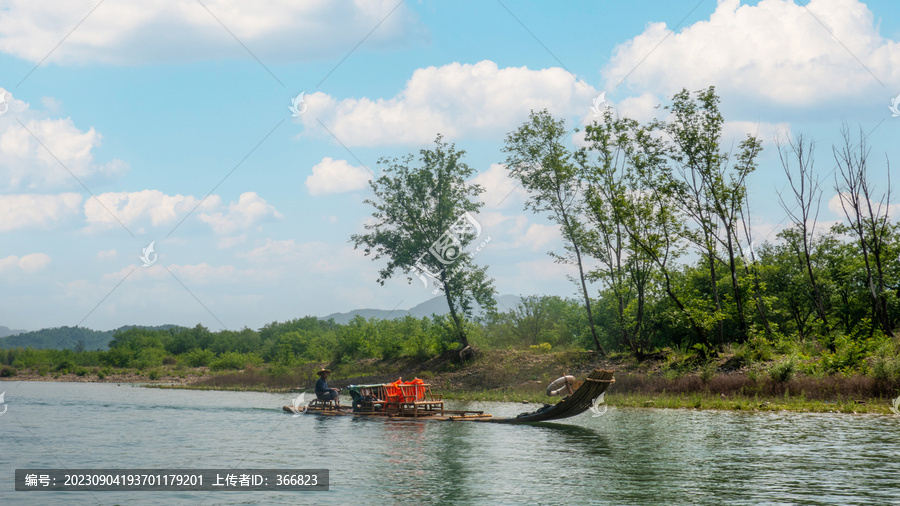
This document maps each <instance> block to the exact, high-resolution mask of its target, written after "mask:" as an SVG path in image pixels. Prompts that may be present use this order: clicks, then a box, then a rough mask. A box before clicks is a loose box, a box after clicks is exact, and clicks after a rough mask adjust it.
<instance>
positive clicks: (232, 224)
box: [200, 192, 284, 234]
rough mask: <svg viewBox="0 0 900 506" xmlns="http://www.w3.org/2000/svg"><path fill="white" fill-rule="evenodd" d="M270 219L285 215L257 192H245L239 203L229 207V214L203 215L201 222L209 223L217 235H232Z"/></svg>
mask: <svg viewBox="0 0 900 506" xmlns="http://www.w3.org/2000/svg"><path fill="white" fill-rule="evenodd" d="M270 217H271V218H283V217H284V215H283V214H281V213H279V212H278V211H277V210H276V209H275V207H274V206H272V205H270V204H269V203H267V202H266V199H264V198H262V197H260V196H259V195H257V194H256V192H245V193H242V194H241V196H240V198H239V199H238V201H237V202H232V203H231V204H230V205H229V206H228V212H227V213H222V212H217V213H202V214H201V215H200V221H203V222H204V223H207V224H208V225H209V226H210V227H212V229H213V232H215V233H217V234H230V233H232V232H234V231H237V230H245V229H247V228H250V227H251V226H253V225H255V224H257V223H259V222H261V221H263V220H264V219H266V218H270Z"/></svg>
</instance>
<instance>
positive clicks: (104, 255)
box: [97, 248, 119, 260]
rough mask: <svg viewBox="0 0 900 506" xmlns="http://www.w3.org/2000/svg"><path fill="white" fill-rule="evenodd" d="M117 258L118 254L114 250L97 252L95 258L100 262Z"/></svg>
mask: <svg viewBox="0 0 900 506" xmlns="http://www.w3.org/2000/svg"><path fill="white" fill-rule="evenodd" d="M118 257H119V253H118V252H117V251H116V250H115V248H113V249H111V250H107V251H98V252H97V258H99V259H100V260H115V259H116V258H118Z"/></svg>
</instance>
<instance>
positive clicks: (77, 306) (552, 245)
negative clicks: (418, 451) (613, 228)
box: [0, 0, 900, 329]
mask: <svg viewBox="0 0 900 506" xmlns="http://www.w3.org/2000/svg"><path fill="white" fill-rule="evenodd" d="M709 85H715V86H716V87H717V89H718V90H719V93H720V96H721V98H722V109H723V112H724V115H725V118H726V120H727V121H728V124H727V125H726V132H727V136H728V138H729V142H730V139H739V138H741V137H742V136H743V135H744V133H746V132H748V131H749V132H754V133H756V132H758V134H759V136H760V137H761V138H762V140H763V141H764V147H765V148H766V149H765V151H764V152H763V154H762V156H761V157H760V168H759V170H758V172H757V173H755V174H754V175H753V176H752V177H751V181H750V190H751V205H752V206H753V208H754V211H755V216H754V221H753V226H754V232H755V235H756V237H757V238H759V240H760V241H762V240H764V239H768V240H773V239H774V238H775V234H776V233H777V231H778V230H779V228H780V227H782V226H783V225H784V217H785V212H784V210H783V209H781V207H780V206H779V204H778V198H777V194H776V191H777V190H780V189H781V188H783V186H784V184H785V183H786V179H785V177H784V175H783V173H782V169H781V166H780V164H779V163H778V160H777V155H776V152H775V150H774V144H773V140H774V138H775V137H776V136H778V135H781V136H784V135H791V136H796V135H798V134H801V133H802V134H805V135H808V136H811V137H814V138H815V139H816V140H817V142H818V149H817V152H816V155H817V169H818V171H819V172H820V174H821V175H822V177H823V184H824V186H825V196H824V198H823V208H822V214H821V216H820V221H821V222H823V223H824V224H826V225H827V224H828V223H829V222H832V221H834V220H838V219H840V216H839V214H838V213H837V212H835V208H834V205H833V201H832V200H833V198H834V197H835V191H834V190H833V189H832V186H833V183H832V178H833V177H832V176H831V171H832V169H833V168H834V162H833V158H832V155H831V146H832V144H833V143H835V142H838V141H839V134H840V129H841V125H842V124H844V123H846V124H847V125H849V126H850V127H851V129H854V130H856V129H859V128H861V129H863V130H864V131H865V132H866V133H867V134H868V135H869V137H868V142H869V145H870V147H872V157H871V162H872V168H873V174H872V177H873V179H874V180H875V181H876V182H878V183H879V184H881V188H885V184H886V180H887V178H886V170H887V166H886V164H885V163H884V161H883V160H884V156H885V155H887V156H888V157H890V158H891V159H892V160H895V164H897V163H900V152H898V151H900V148H898V146H897V143H896V139H897V132H898V127H900V117H892V115H891V112H890V110H889V106H890V105H891V103H892V100H894V97H896V96H898V94H900V6H898V4H896V3H895V2H891V1H887V0H883V1H869V2H859V1H856V0H811V1H809V2H808V3H807V2H796V3H795V2H791V1H781V0H763V1H760V2H738V1H736V0H731V1H720V2H715V1H712V0H709V1H700V2H697V1H696V0H693V1H646V2H640V3H628V2H611V1H607V2H567V3H565V4H564V5H563V6H560V5H554V4H551V3H550V2H514V1H511V0H507V1H504V2H502V3H501V2H427V1H426V2H412V1H410V2H400V3H398V2H397V1H395V0H390V1H370V2H366V1H359V2H283V3H278V2H271V3H263V4H252V5H251V4H250V3H247V2H236V1H226V0H220V1H213V0H205V1H203V2H202V3H201V2H188V1H182V2H179V1H162V2H155V3H154V4H153V6H143V5H141V6H138V5H136V4H135V5H132V4H128V3H123V2H117V1H115V0H106V1H103V2H97V1H95V0H89V1H71V2H64V3H62V2H43V1H38V2H28V1H9V0H6V1H3V0H0V88H2V89H3V90H4V91H3V99H4V103H0V111H4V110H5V112H4V113H3V114H2V115H0V283H2V286H3V290H2V292H0V325H5V326H8V327H11V328H22V329H37V328H41V327H49V326H58V325H70V326H71V325H76V324H80V325H82V326H87V327H91V328H97V329H108V328H113V327H117V326H120V325H125V324H148V325H153V324H164V323H176V324H181V325H191V326H192V325H195V324H197V323H202V324H204V325H207V326H209V327H210V328H213V329H221V328H230V329H239V328H241V327H244V326H249V327H252V328H258V327H260V326H261V325H263V324H265V323H267V322H271V321H275V320H280V321H283V320H286V319H290V318H295V317H300V316H304V315H325V314H329V313H332V312H338V311H348V310H351V309H355V308H362V307H370V308H381V309H392V308H395V307H400V308H408V307H411V306H414V305H416V304H418V303H420V302H423V301H424V300H427V299H428V298H430V297H432V294H431V292H430V291H429V290H426V289H423V287H422V285H421V283H419V282H418V281H417V280H416V281H415V282H414V283H412V284H409V283H408V282H407V280H406V278H404V277H398V278H397V279H394V280H391V281H389V282H388V283H386V284H385V286H383V287H382V286H380V285H378V284H377V283H376V282H375V280H376V278H377V270H378V269H379V267H380V266H381V264H380V263H379V262H373V261H371V260H370V259H369V258H366V257H364V256H363V255H362V254H361V252H359V251H354V250H353V249H352V246H351V245H350V244H349V243H348V239H349V237H350V235H351V234H353V233H358V232H361V231H362V230H363V229H362V227H363V224H364V223H365V221H366V220H367V218H368V217H369V215H370V213H371V209H370V208H368V207H367V206H366V205H364V204H363V203H362V201H363V200H364V199H365V198H366V197H367V196H369V194H370V191H369V190H368V187H367V185H366V181H367V179H368V177H369V174H370V173H369V170H371V171H374V172H375V173H377V171H378V167H377V163H376V162H377V160H378V159H379V158H380V157H382V156H400V155H403V154H405V153H410V152H417V151H418V150H419V149H421V148H423V147H428V146H429V145H430V143H431V141H432V140H433V139H434V137H435V135H436V134H437V133H439V132H440V133H442V134H444V136H445V138H446V139H447V140H449V141H451V142H454V143H456V145H457V147H458V148H461V149H464V150H466V151H467V155H466V161H467V163H468V164H469V165H471V166H472V167H474V168H475V169H476V171H477V172H478V173H479V175H478V176H477V177H476V178H475V180H476V181H477V182H479V183H480V184H482V185H484V186H485V188H486V189H487V190H488V191H487V193H485V194H484V196H483V198H484V201H485V203H486V205H485V206H484V208H483V209H482V212H481V213H480V214H479V216H478V217H477V218H478V220H479V223H480V224H481V225H482V226H483V234H485V236H486V237H490V238H491V241H490V243H489V244H488V245H487V246H486V247H485V248H483V250H482V251H480V252H479V254H478V257H477V261H478V262H479V263H482V264H487V265H489V266H490V267H489V271H488V272H489V274H491V275H492V276H493V277H494V278H495V280H496V287H497V289H498V291H499V292H500V293H514V294H534V293H541V294H558V295H564V296H568V295H572V294H573V293H574V291H575V287H574V285H572V284H571V283H570V282H569V281H567V280H566V274H571V273H572V272H570V271H569V269H568V268H567V267H566V266H560V265H557V264H554V263H553V261H552V259H551V258H550V257H549V256H547V254H546V252H547V251H550V250H559V249H560V248H561V243H560V241H559V234H558V231H557V230H556V228H555V227H554V226H553V225H552V224H551V223H549V222H548V221H547V220H546V219H543V218H542V217H539V216H534V215H532V214H530V213H527V212H525V211H523V208H522V203H523V201H524V195H523V194H522V192H521V190H520V189H516V188H515V184H514V183H513V182H512V181H511V180H510V179H508V177H506V172H505V169H504V167H503V166H502V165H501V162H502V161H503V159H504V154H503V153H502V152H501V148H502V144H503V139H504V136H505V134H506V133H507V132H509V131H510V130H512V129H514V128H516V127H517V126H518V125H520V124H521V123H522V122H523V121H524V120H525V119H526V118H527V116H528V112H529V110H530V109H538V108H545V107H546V108H548V109H549V110H550V111H551V112H552V113H554V114H555V115H557V116H559V117H563V118H565V119H566V120H567V121H568V122H569V124H570V125H573V126H574V125H576V124H579V123H582V124H583V123H584V122H587V121H590V120H591V119H592V113H591V111H590V107H591V105H592V101H593V100H594V98H595V97H596V96H597V95H599V94H600V93H601V92H606V99H607V103H606V105H608V106H610V107H613V108H614V109H615V110H616V112H617V113H619V114H622V115H628V116H632V117H635V118H637V119H642V120H646V119H650V118H651V117H654V116H658V115H659V114H660V112H659V110H657V109H654V106H656V105H658V104H665V103H667V97H669V96H671V95H672V94H673V93H674V92H677V91H678V90H680V89H681V88H683V87H686V88H688V89H692V90H693V89H699V88H705V87H706V86H709ZM301 92H303V93H304V107H305V110H304V112H303V114H302V115H300V116H299V117H296V118H295V117H292V115H291V112H290V110H289V106H290V105H291V101H292V99H294V98H295V97H296V96H297V95H299V94H300V93H301ZM323 125H324V128H323ZM326 129H327V130H326ZM38 141H40V142H38ZM573 142H577V136H576V139H574V140H573ZM894 179H895V181H896V177H895V178H894ZM510 194H511V195H510ZM507 195H510V196H509V197H508V198H505V197H506V196H507ZM896 215H897V213H896V212H895V214H894V216H896ZM151 241H155V244H154V250H155V253H156V255H158V256H157V257H156V258H157V261H156V262H155V263H154V264H153V265H151V266H149V267H143V262H142V261H141V259H140V256H141V254H142V250H143V248H145V247H147V246H148V244H149V243H150V242H151ZM151 258H152V257H151ZM599 288H600V287H599V286H595V287H594V289H599Z"/></svg>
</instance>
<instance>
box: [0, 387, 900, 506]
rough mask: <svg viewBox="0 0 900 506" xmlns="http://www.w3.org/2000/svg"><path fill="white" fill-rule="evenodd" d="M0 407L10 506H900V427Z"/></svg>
mask: <svg viewBox="0 0 900 506" xmlns="http://www.w3.org/2000/svg"><path fill="white" fill-rule="evenodd" d="M2 391H5V392H6V393H5V401H6V402H5V404H2V405H0V411H4V408H5V412H4V413H3V414H2V415H0V504H119V503H128V504H195V503H200V502H203V503H204V504H254V503H262V504H353V503H357V504H386V503H387V504H396V503H403V504H406V503H409V504H421V503H445V504H446V503H451V504H452V503H456V504H525V503H527V504H585V503H593V504H762V503H766V504H798V503H799V504H841V505H845V504H900V416H893V415H892V416H885V415H847V414H798V413H768V412H765V413H742V412H712V411H692V410H657V409H615V408H610V409H609V410H608V411H607V412H606V413H605V414H603V415H602V416H592V413H591V412H588V413H585V414H583V415H580V416H578V417H576V418H572V419H569V420H566V421H565V422H567V423H554V424H540V425H525V426H516V425H498V424H486V423H471V422H435V421H430V422H429V421H393V420H372V419H359V418H352V417H337V418H335V417H318V416H314V415H302V416H292V415H291V414H288V413H283V412H282V411H281V406H282V405H284V404H289V403H290V397H291V396H290V395H288V394H266V393H253V392H210V391H191V390H161V389H154V388H143V387H141V386H138V385H129V384H122V385H117V384H109V383H51V382H12V381H4V382H0V392H2ZM614 395H615V393H614V391H613V392H610V394H609V397H608V399H612V398H613V396H614ZM452 407H453V408H457V409H477V410H484V411H485V412H489V413H493V414H494V415H495V416H505V415H513V414H516V413H519V412H522V411H527V410H533V409H534V407H535V406H534V405H523V404H514V403H476V402H471V403H463V402H456V403H452ZM25 468H66V469H74V468H120V469H127V468H156V469H163V468H207V469H209V468H217V469H218V468H221V469H233V468H244V469H249V468H256V469H260V468H267V469H268V468H271V469H299V468H303V469H317V468H320V469H328V470H329V472H330V489H329V490H328V491H319V492H309V491H307V492H284V491H268V490H267V491H253V492H249V491H212V492H208V491H203V492H182V491H179V492H159V491H125V492H112V491H94V492H71V491H66V492H59V491H47V492H39V491H31V492H23V491H15V489H14V483H13V477H14V471H15V469H25Z"/></svg>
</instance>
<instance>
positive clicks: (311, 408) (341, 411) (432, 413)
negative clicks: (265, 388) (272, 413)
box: [283, 369, 616, 424]
mask: <svg viewBox="0 0 900 506" xmlns="http://www.w3.org/2000/svg"><path fill="white" fill-rule="evenodd" d="M613 372H614V371H611V370H607V369H594V370H593V371H592V372H591V373H590V374H589V375H588V376H587V378H585V380H584V382H582V383H581V384H580V385H579V386H578V387H577V388H576V389H575V391H574V392H573V393H572V395H569V396H568V397H566V398H564V399H562V400H561V401H559V402H558V403H556V404H554V405H552V406H546V407H544V408H541V409H539V410H537V411H533V412H531V413H522V414H520V415H518V416H515V417H508V418H507V417H504V418H495V417H493V416H491V415H489V414H485V413H484V412H483V411H470V410H452V409H443V401H442V400H439V397H437V396H435V397H431V396H430V392H429V397H428V398H427V399H422V400H420V401H419V402H403V401H400V402H397V403H391V402H388V401H384V400H379V401H378V402H376V404H378V405H380V406H381V407H382V408H381V409H382V410H376V409H362V410H359V411H353V409H352V408H350V407H341V408H336V407H334V406H333V405H332V404H331V401H326V402H323V401H319V400H313V401H312V402H310V403H309V405H308V406H305V407H304V409H303V410H302V411H300V412H299V413H298V411H296V408H294V407H293V406H284V408H283V409H284V411H286V412H288V413H297V414H300V413H303V414H315V415H322V416H358V417H378V418H390V419H409V420H441V421H474V422H490V423H506V424H517V423H534V422H546V421H551V420H560V419H563V418H571V417H573V416H577V415H580V414H581V413H584V412H585V411H587V410H588V409H590V407H591V405H592V404H593V402H594V401H595V400H596V399H597V398H598V397H599V396H600V395H601V394H603V393H604V392H606V389H607V388H609V385H611V384H612V383H614V382H615V381H616V380H615V378H613ZM426 386H427V385H426ZM369 387H374V385H367V386H366V388H369ZM419 397H420V398H421V397H422V394H419ZM385 408H388V409H385Z"/></svg>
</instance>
